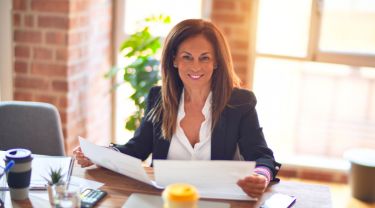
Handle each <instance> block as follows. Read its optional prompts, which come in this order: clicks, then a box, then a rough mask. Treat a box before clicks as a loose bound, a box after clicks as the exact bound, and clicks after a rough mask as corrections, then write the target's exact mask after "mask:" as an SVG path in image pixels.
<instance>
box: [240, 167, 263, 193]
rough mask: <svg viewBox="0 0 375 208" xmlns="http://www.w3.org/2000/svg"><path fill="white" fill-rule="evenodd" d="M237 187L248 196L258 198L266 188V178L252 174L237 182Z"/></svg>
mask: <svg viewBox="0 0 375 208" xmlns="http://www.w3.org/2000/svg"><path fill="white" fill-rule="evenodd" d="M237 185H238V186H240V187H241V188H242V190H243V191H244V192H245V193H246V194H247V195H249V196H251V197H253V198H258V197H260V196H261V195H262V194H263V192H264V191H265V190H266V188H267V186H268V182H267V178H266V177H265V176H264V175H260V174H257V173H253V174H251V175H249V176H246V177H245V178H243V179H241V180H239V181H238V182H237Z"/></svg>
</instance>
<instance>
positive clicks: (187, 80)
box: [173, 35, 216, 89]
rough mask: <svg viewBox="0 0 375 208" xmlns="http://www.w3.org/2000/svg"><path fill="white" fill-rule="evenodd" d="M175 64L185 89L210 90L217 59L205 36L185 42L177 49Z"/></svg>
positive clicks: (198, 36)
mask: <svg viewBox="0 0 375 208" xmlns="http://www.w3.org/2000/svg"><path fill="white" fill-rule="evenodd" d="M173 64H174V66H175V67H177V70H178V74H179V76H180V78H181V80H182V82H183V84H184V86H185V87H187V88H191V89H194V88H199V89H207V87H208V89H209V88H210V86H211V77H212V73H213V71H214V68H216V66H215V65H216V57H215V53H214V49H213V46H212V45H211V43H210V42H209V41H207V39H206V38H205V37H204V36H203V35H197V36H194V37H191V38H188V39H186V40H185V41H183V42H182V43H181V44H180V46H179V47H178V49H177V54H176V57H175V59H174V62H173Z"/></svg>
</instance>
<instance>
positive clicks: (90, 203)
mask: <svg viewBox="0 0 375 208" xmlns="http://www.w3.org/2000/svg"><path fill="white" fill-rule="evenodd" d="M105 195H107V192H105V191H102V190H99V189H91V188H86V189H85V190H83V191H82V192H81V208H91V207H94V206H95V204H96V203H97V202H98V201H100V200H101V199H102V198H103V197H104V196H105Z"/></svg>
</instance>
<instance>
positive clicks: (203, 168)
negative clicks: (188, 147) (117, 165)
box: [154, 160, 255, 200]
mask: <svg viewBox="0 0 375 208" xmlns="http://www.w3.org/2000/svg"><path fill="white" fill-rule="evenodd" d="M254 165H255V164H254V162H248V161H215V160H213V161H203V160H200V161H194V160H188V161H177V160H154V174H155V180H156V183H157V184H158V185H160V186H163V187H165V186H167V185H169V184H172V183H178V182H184V183H189V184H191V185H194V186H195V187H196V188H197V189H198V190H199V195H200V196H201V197H202V198H210V199H236V200H251V199H252V198H250V197H249V196H247V194H246V193H244V192H243V191H242V189H241V188H240V187H239V186H238V185H237V181H238V180H239V179H242V178H244V177H245V176H248V175H249V173H251V172H252V171H253V169H254Z"/></svg>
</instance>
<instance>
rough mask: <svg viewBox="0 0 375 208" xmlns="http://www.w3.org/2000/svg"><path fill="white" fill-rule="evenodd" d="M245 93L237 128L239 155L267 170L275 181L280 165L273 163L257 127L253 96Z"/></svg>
mask: <svg viewBox="0 0 375 208" xmlns="http://www.w3.org/2000/svg"><path fill="white" fill-rule="evenodd" d="M247 92H248V93H246V94H247V95H246V97H247V99H248V102H247V103H248V105H247V107H246V108H242V109H243V113H242V117H241V120H240V126H239V130H240V135H239V140H238V145H239V148H240V153H241V155H242V156H243V157H244V159H245V160H251V161H254V160H255V161H256V166H265V167H267V168H269V169H270V170H271V172H272V175H273V177H272V178H273V180H277V179H276V175H277V173H278V171H279V169H280V167H281V164H280V163H278V162H276V161H275V159H274V156H273V152H272V150H271V149H270V148H269V147H268V146H267V143H266V140H265V138H264V135H263V131H262V128H261V127H260V125H259V120H258V114H257V112H256V109H255V105H256V98H255V95H254V94H253V93H252V92H250V91H247Z"/></svg>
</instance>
